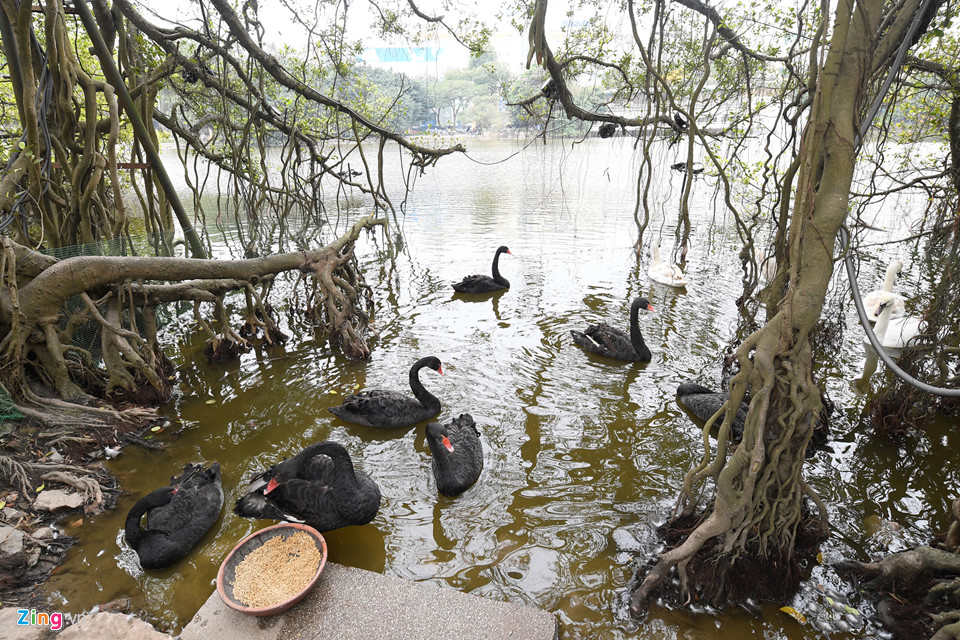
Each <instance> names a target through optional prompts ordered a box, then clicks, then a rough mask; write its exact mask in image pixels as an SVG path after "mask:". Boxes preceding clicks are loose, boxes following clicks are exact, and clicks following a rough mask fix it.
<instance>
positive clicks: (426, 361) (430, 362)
mask: <svg viewBox="0 0 960 640" xmlns="http://www.w3.org/2000/svg"><path fill="white" fill-rule="evenodd" d="M424 367H430V368H431V369H433V370H434V371H436V372H437V373H439V374H440V375H443V369H442V368H441V366H440V360H438V359H437V358H434V357H433V356H427V357H426V358H420V359H419V360H417V361H416V363H414V365H413V366H412V367H411V368H410V389H411V390H412V391H413V395H414V396H416V399H414V398H411V397H410V396H408V395H406V394H405V393H400V392H399V391H388V390H384V389H370V390H368V391H361V392H360V393H358V394H356V395H352V396H347V397H346V398H344V399H343V404H341V405H340V406H339V407H330V413H332V414H334V415H335V416H337V417H339V418H342V419H344V420H346V421H347V422H355V423H356V424H365V425H367V426H368V427H387V428H389V429H396V428H399V427H408V426H410V425H411V424H416V423H418V422H422V421H424V420H428V419H429V418H432V417H433V416H435V415H437V414H438V413H440V401H439V400H437V398H436V397H435V396H434V395H433V394H431V393H430V392H429V391H427V390H426V389H424V388H423V385H422V384H421V383H420V375H419V374H420V369H423V368H424Z"/></svg>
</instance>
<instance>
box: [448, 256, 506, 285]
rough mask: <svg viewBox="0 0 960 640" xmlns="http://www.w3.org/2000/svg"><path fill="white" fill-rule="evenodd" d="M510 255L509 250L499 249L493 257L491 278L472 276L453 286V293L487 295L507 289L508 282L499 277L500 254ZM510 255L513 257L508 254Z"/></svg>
mask: <svg viewBox="0 0 960 640" xmlns="http://www.w3.org/2000/svg"><path fill="white" fill-rule="evenodd" d="M501 253H510V249H507V248H506V247H500V248H498V249H497V253H496V254H494V256H493V277H492V278H491V277H490V276H483V275H474V276H467V277H466V278H464V279H463V280H461V281H460V282H458V283H457V284H455V285H453V289H454V291H457V292H459V293H489V292H490V291H500V290H501V289H509V288H510V281H509V280H507V279H506V278H504V277H503V276H502V275H500V254H501ZM510 255H513V254H512V253H510Z"/></svg>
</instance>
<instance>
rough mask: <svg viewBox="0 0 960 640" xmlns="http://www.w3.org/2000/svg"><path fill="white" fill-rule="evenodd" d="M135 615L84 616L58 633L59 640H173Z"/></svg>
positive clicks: (102, 613) (101, 613)
mask: <svg viewBox="0 0 960 640" xmlns="http://www.w3.org/2000/svg"><path fill="white" fill-rule="evenodd" d="M171 638H172V636H168V635H167V634H165V633H160V632H159V631H157V630H156V629H154V628H153V627H152V626H150V624H149V623H147V622H144V621H143V620H141V619H140V618H137V617H136V616H134V615H123V614H119V613H106V612H104V611H101V612H100V613H97V614H94V615H92V616H84V617H83V618H81V619H80V620H79V621H78V622H77V623H76V624H74V625H71V626H69V627H67V628H66V629H64V630H63V631H61V632H60V634H59V635H57V640H171Z"/></svg>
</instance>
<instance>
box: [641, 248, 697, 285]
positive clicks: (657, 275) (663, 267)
mask: <svg viewBox="0 0 960 640" xmlns="http://www.w3.org/2000/svg"><path fill="white" fill-rule="evenodd" d="M647 275H648V276H650V279H651V280H653V281H654V282H659V283H660V284H665V285H667V286H670V287H685V286H687V279H686V278H685V277H684V275H683V271H682V270H681V269H680V267H678V266H677V265H675V264H668V263H666V262H660V239H659V238H657V241H656V242H654V243H653V260H651V261H650V268H649V269H647Z"/></svg>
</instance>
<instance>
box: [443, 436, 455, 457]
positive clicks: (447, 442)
mask: <svg viewBox="0 0 960 640" xmlns="http://www.w3.org/2000/svg"><path fill="white" fill-rule="evenodd" d="M443 446H445V447H446V448H447V451H449V452H450V453H453V445H452V444H450V438H448V437H447V436H443Z"/></svg>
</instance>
